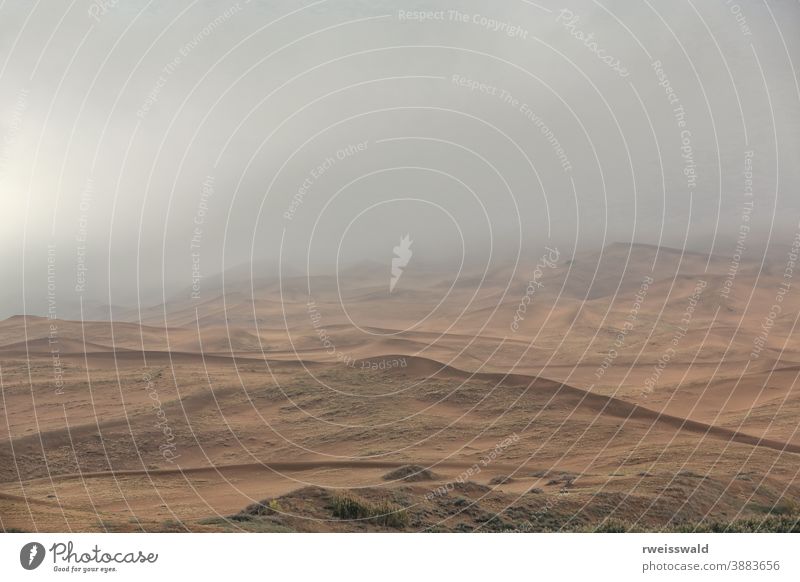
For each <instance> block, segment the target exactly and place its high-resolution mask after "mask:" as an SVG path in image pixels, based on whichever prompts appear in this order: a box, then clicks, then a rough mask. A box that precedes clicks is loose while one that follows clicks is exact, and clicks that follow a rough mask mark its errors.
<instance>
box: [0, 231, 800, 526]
mask: <svg viewBox="0 0 800 582" xmlns="http://www.w3.org/2000/svg"><path fill="white" fill-rule="evenodd" d="M412 266H413V265H412ZM729 266H730V261H729V259H727V258H725V257H718V256H716V257H708V256H705V255H700V254H695V253H681V252H680V251H675V250H672V249H659V248H655V247H648V246H645V245H612V246H610V247H607V248H606V249H604V250H603V252H602V253H596V254H587V255H581V256H577V257H574V258H573V259H572V260H570V261H567V260H566V258H565V257H564V258H562V260H561V261H559V262H558V264H557V265H555V266H554V267H552V268H549V267H548V268H547V269H545V270H543V272H542V275H541V278H540V279H537V281H538V282H539V283H541V285H538V284H537V286H536V291H535V293H533V294H531V295H529V298H530V301H529V302H527V301H526V302H525V308H524V311H522V310H521V309H520V305H521V302H522V300H523V298H524V297H525V294H526V287H527V286H528V281H529V280H530V278H531V276H532V275H531V273H532V271H533V269H534V267H535V264H526V265H523V266H522V269H520V270H517V271H516V272H515V271H512V270H510V269H508V268H495V269H493V270H492V271H491V276H490V277H489V278H488V279H486V278H483V274H482V273H480V272H477V273H465V274H464V276H463V277H462V278H461V279H459V280H457V281H455V282H454V281H452V280H449V279H448V276H449V275H448V274H447V273H446V272H444V271H442V272H437V270H436V269H430V268H420V269H419V271H418V272H415V271H414V269H413V268H409V269H408V270H407V272H406V273H405V274H404V279H403V287H401V288H399V289H398V290H397V291H396V292H395V293H392V294H389V293H388V288H387V280H386V273H384V272H382V270H381V269H382V266H380V265H360V266H357V267H354V268H351V269H348V270H347V271H344V272H342V273H340V276H339V277H338V278H337V277H332V276H317V277H314V278H312V279H311V280H308V279H305V278H302V277H294V278H289V279H285V280H281V281H276V280H274V279H272V280H271V279H263V280H259V281H258V282H256V284H255V285H254V286H253V294H251V290H250V283H249V281H247V280H243V279H241V277H240V278H239V279H236V278H235V277H233V276H232V277H233V279H232V280H226V281H225V290H226V294H225V295H224V296H223V295H221V294H219V293H218V292H221V288H222V280H221V279H220V280H219V281H217V282H216V283H213V284H209V286H207V287H206V288H204V293H203V296H204V299H203V300H202V301H198V302H192V301H188V300H187V299H186V298H175V299H173V300H171V301H170V302H169V303H168V304H167V305H165V306H155V307H152V308H146V309H142V310H141V313H142V314H143V323H142V324H140V323H138V322H135V321H114V322H113V323H111V322H102V321H101V322H76V321H64V320H55V321H50V320H47V319H44V318H36V317H14V318H10V319H8V320H6V321H3V322H0V366H2V368H1V369H0V372H1V373H2V378H1V379H2V383H3V400H2V406H3V411H4V414H3V415H2V418H3V420H2V423H3V426H2V427H0V429H1V430H0V458H1V459H2V463H1V464H0V467H1V469H0V481H1V482H0V508H2V513H0V517H1V518H2V525H3V527H5V528H20V529H35V528H38V529H41V528H44V529H59V528H64V527H65V524H69V527H72V528H77V529H86V528H89V529H92V528H102V527H113V528H114V529H137V528H139V527H140V526H141V527H145V528H146V529H160V528H162V529H163V527H164V523H165V522H166V521H167V520H173V521H175V520H177V521H178V522H184V521H185V522H186V523H189V524H191V525H190V527H191V528H192V529H215V528H220V527H222V528H223V529H224V528H226V527H228V525H227V522H225V520H223V521H222V522H214V523H212V522H209V521H208V519H210V518H213V517H215V516H217V515H218V514H219V515H230V514H231V513H233V512H236V511H238V510H239V509H241V508H243V507H245V506H247V505H248V504H250V503H252V502H253V501H257V500H259V499H263V498H265V497H269V496H276V495H290V497H287V498H286V499H285V501H284V502H285V503H286V504H289V505H292V506H294V505H295V504H296V503H297V500H296V499H295V498H293V497H291V495H295V493H292V492H294V491H297V490H299V488H301V487H303V486H306V485H310V486H313V487H317V488H322V489H319V490H318V489H310V490H309V491H308V492H307V493H308V495H309V496H311V497H310V498H313V499H317V500H328V501H325V503H331V501H330V495H329V494H328V493H326V492H325V491H328V490H331V491H335V490H336V488H341V487H348V488H353V487H356V488H362V487H367V488H368V489H365V490H364V491H367V492H368V493H367V496H369V495H377V496H380V495H381V494H380V491H395V493H393V495H396V496H399V497H398V499H399V498H406V497H407V498H408V499H416V498H417V497H418V496H420V495H422V497H423V499H424V498H425V495H426V492H430V490H431V489H435V488H436V487H437V486H441V485H442V484H446V483H448V482H449V481H448V480H450V481H452V480H454V479H456V480H457V479H458V478H459V477H460V476H461V474H462V473H463V472H464V471H466V470H468V468H469V467H472V466H473V465H475V463H479V464H480V462H481V459H483V458H485V456H486V455H487V454H488V452H489V451H492V450H494V449H495V447H496V446H497V444H498V443H499V442H503V441H504V439H508V438H509V437H510V436H511V435H516V437H518V440H517V441H515V443H514V444H513V446H508V447H506V448H503V451H502V453H501V454H499V455H498V456H499V457H500V458H496V459H492V461H491V462H490V463H488V464H486V466H481V471H480V472H479V474H476V475H471V476H470V478H469V479H466V480H468V481H474V482H475V483H476V487H477V486H480V487H484V488H487V491H483V490H482V489H475V490H474V491H473V490H470V491H472V493H469V495H473V494H475V495H478V498H481V499H482V496H483V497H486V496H488V497H487V499H488V498H491V499H493V501H492V502H491V503H490V504H489V505H491V507H492V508H493V510H496V509H497V507H496V505H497V504H498V503H501V501H502V502H504V503H505V502H508V504H511V505H512V506H513V504H514V503H516V502H517V501H518V500H516V497H518V496H520V495H525V494H527V492H528V491H529V490H530V489H531V488H542V489H543V490H544V495H545V496H546V495H550V494H553V495H556V494H558V491H559V487H561V485H558V484H557V483H555V484H552V485H547V483H549V482H550V481H557V480H558V478H553V477H552V476H553V475H554V474H561V473H564V474H569V475H572V476H573V480H572V481H570V491H571V494H572V495H573V497H571V498H570V501H569V503H565V504H564V505H560V507H562V509H563V510H564V511H565V512H566V508H569V510H570V511H572V512H573V513H576V512H577V515H579V516H580V519H584V518H586V519H588V520H590V521H591V520H592V519H601V516H602V515H604V512H605V515H607V514H610V513H614V512H619V511H622V512H623V513H624V512H625V511H628V513H627V514H626V517H631V516H633V517H642V519H645V520H648V521H649V522H651V523H654V524H658V523H662V522H664V521H665V520H667V521H668V520H669V519H672V518H673V517H674V516H676V515H678V516H680V519H692V511H694V512H695V513H698V512H699V514H698V515H695V516H694V517H695V518H698V519H699V518H702V517H704V514H705V513H708V514H709V515H712V516H717V517H719V516H730V515H731V512H733V514H735V513H737V512H739V511H741V512H744V513H745V514H752V513H753V512H754V511H757V510H756V509H755V508H756V507H762V506H769V505H770V504H775V503H782V502H783V501H784V499H785V498H786V497H787V496H789V497H791V496H793V495H795V494H796V488H797V479H796V474H795V473H796V465H797V462H796V461H797V456H796V455H797V454H800V435H798V434H797V432H798V431H797V423H796V419H797V417H798V413H800V398H798V393H797V392H798V391H797V388H796V382H797V377H798V374H800V352H799V351H798V344H797V342H796V341H794V333H795V332H794V328H793V326H794V320H795V317H796V316H797V314H798V312H800V296H798V295H796V294H793V293H792V292H790V293H788V294H786V295H785V296H784V297H783V299H782V300H781V312H780V314H778V316H777V317H776V318H774V321H773V320H770V321H769V324H770V325H769V327H767V328H766V329H767V331H766V332H765V323H764V322H765V318H767V317H768V315H769V311H770V306H771V305H772V304H773V303H775V301H776V299H775V298H776V296H777V294H778V290H779V289H780V285H781V281H782V277H783V270H782V266H781V262H780V257H778V258H777V259H776V260H775V261H773V262H771V263H768V264H767V265H766V266H765V267H764V268H762V267H761V265H760V264H756V263H753V264H751V263H743V264H742V265H741V266H740V267H739V270H738V271H737V273H736V275H735V278H734V280H733V285H732V287H731V292H730V294H728V295H726V294H725V293H722V292H721V289H723V286H724V285H725V281H726V278H727V277H728V276H729V273H728V269H729ZM645 283H646V285H644V284H645ZM215 285H217V286H218V287H215ZM309 288H310V289H311V301H313V304H311V305H309ZM135 313H136V314H137V315H138V313H139V310H136V311H135ZM129 315H130V314H129ZM515 316H516V320H515ZM515 321H516V323H517V325H512V323H513V322H515ZM760 335H761V336H762V337H763V340H764V341H763V347H761V348H759V353H758V357H753V355H752V352H753V351H754V346H756V345H760V344H757V338H758V337H759V336H760ZM57 381H58V385H57ZM61 381H63V386H61V385H60V382H61ZM165 451H166V452H165ZM404 464H415V465H420V466H424V467H430V468H433V470H434V471H435V472H436V474H437V479H436V480H434V481H433V482H431V483H429V484H426V485H424V486H423V485H419V484H415V485H413V486H411V485H407V484H397V483H395V484H392V483H387V482H386V481H384V480H383V479H382V475H383V474H384V473H385V472H386V471H387V470H389V469H397V468H398V467H401V466H402V465H404ZM512 474H513V475H515V476H514V477H509V475H512ZM536 475H540V476H538V477H537V476H536ZM541 475H548V476H549V477H548V478H545V477H542V476H541ZM687 475H690V476H689V477H687ZM691 475H700V476H701V477H704V478H702V479H700V480H699V481H697V482H696V483H695V484H694V486H693V485H692V483H690V482H689V481H687V479H689V480H691V479H693V477H691ZM506 477H509V478H508V479H506V480H505V481H504V479H505V478H506ZM493 479H495V480H496V481H497V482H496V483H494V484H492V483H491V482H492V480H493ZM695 479H696V478H695ZM677 482H680V487H681V491H682V493H681V495H682V497H681V496H671V495H670V494H669V491H670V490H671V488H673V487H674V486H675V483H677ZM759 483H761V485H762V486H759ZM766 483H769V485H768V486H765V485H764V484H766ZM562 485H563V483H562ZM409 487H410V489H409ZM548 487H549V489H548ZM373 490H374V491H373ZM551 490H552V491H551ZM320 491H321V492H320ZM476 491H477V492H479V494H478V493H475V492H476ZM481 491H483V492H482V493H481ZM369 492H372V493H369ZM465 495H467V493H465ZM469 495H468V496H469ZM606 495H610V496H622V497H620V498H619V499H623V500H624V499H626V498H627V499H629V500H632V499H635V500H636V502H635V503H633V502H631V503H630V504H629V505H630V508H629V509H624V508H623V507H624V506H625V504H622V505H620V504H619V503H610V502H609V503H606V501H607V499H606V498H605V497H604V496H606ZM694 495H698V496H700V497H699V499H701V500H702V502H701V501H698V502H697V505H692V504H689V508H688V509H687V508H686V507H684V505H685V504H682V502H683V501H685V500H686V499H690V500H694V499H695V497H693V496H694ZM403 496H405V497H403ZM415 496H416V497H415ZM492 496H499V497H492ZM504 496H505V497H504ZM478 498H476V499H478ZM437 499H438V498H437ZM526 499H527V498H526ZM578 499H580V500H581V501H580V503H578V502H577V500H578ZM600 500H606V501H603V502H602V503H601V501H600ZM429 501H430V500H428V501H424V502H425V503H428V502H429ZM475 502H476V503H479V502H480V500H479V499H478V500H476V501H475ZM320 503H322V501H320ZM409 503H411V501H409ZM436 503H438V500H437V501H436ZM436 503H435V504H434V505H433V506H431V508H430V510H429V517H430V515H436V516H438V518H441V519H442V520H444V521H447V520H448V519H449V517H448V515H449V514H447V511H448V510H447V508H446V507H444V506H442V505H441V504H438V505H437V504H436ZM520 503H521V502H520ZM527 503H528V502H527V501H526V502H525V503H523V505H522V506H521V507H523V508H527V509H524V511H528V510H530V507H532V506H530V504H527ZM526 504H527V505H526ZM309 511H310V512H311V513H314V514H315V515H316V514H317V513H319V512H323V513H324V511H325V510H324V508H323V507H322V506H319V507H317V506H316V505H315V506H314V509H313V510H311V509H309ZM520 511H522V512H524V511H523V509H520ZM670 511H672V512H673V513H672V514H671V513H670ZM420 515H422V514H420ZM295 517H297V519H300V521H296V520H295V521H292V520H290V521H286V522H285V523H284V522H281V523H282V524H283V525H282V526H281V527H284V526H285V527H290V528H294V529H298V528H299V529H309V528H311V529H314V528H313V527H312V526H310V525H308V524H307V523H306V522H304V521H302V519H303V516H295ZM563 517H564V518H565V519H569V518H570V517H572V514H569V513H568V512H566V513H565V514H564V516H563ZM438 518H437V519H438ZM203 519H206V522H203V523H201V521H200V520H203ZM292 519H294V518H292ZM419 519H420V520H421V521H419V523H418V526H419V527H420V528H422V527H428V526H429V525H430V524H429V523H428V521H429V520H428V521H425V520H426V519H428V518H423V517H419ZM430 519H432V518H430ZM314 523H319V522H314ZM326 523H327V522H326ZM465 523H466V524H469V523H471V524H472V525H473V526H475V527H477V525H476V524H477V522H464V521H460V522H459V524H460V525H459V527H461V526H464V527H467V526H466V525H464V524H465ZM103 524H105V525H103ZM109 524H110V525H109ZM142 524H144V525H142ZM303 524H305V525H303ZM337 527H338V526H337ZM454 527H455V526H454ZM326 528H327V529H329V526H327V525H326V526H322V525H320V526H319V529H323V530H325V529H326ZM333 529H336V528H335V527H334V528H333Z"/></svg>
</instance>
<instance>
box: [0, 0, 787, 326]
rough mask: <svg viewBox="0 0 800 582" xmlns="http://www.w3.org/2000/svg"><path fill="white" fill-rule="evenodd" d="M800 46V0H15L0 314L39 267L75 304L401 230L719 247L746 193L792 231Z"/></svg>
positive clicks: (457, 244) (778, 234)
mask: <svg viewBox="0 0 800 582" xmlns="http://www.w3.org/2000/svg"><path fill="white" fill-rule="evenodd" d="M798 39H800V4H798V3H797V2H796V1H795V0H778V1H768V2H755V1H753V2H749V1H747V2H746V1H740V2H739V3H738V4H737V3H735V2H726V1H724V0H722V1H718V2H698V1H694V2H689V1H684V0H677V1H675V2H673V1H669V2H666V1H653V0H649V1H648V0H646V1H643V2H636V3H631V2H628V1H622V0H614V1H608V2H603V3H596V2H587V1H576V2H570V3H566V4H563V3H562V4H554V3H548V2H541V3H539V2H537V3H534V2H528V1H523V0H516V1H514V0H509V1H503V2H470V1H462V2H453V3H444V2H435V1H429V2H421V1H417V2H403V1H387V0H383V1H380V2H366V1H363V2H355V1H344V0H342V1H328V2H324V1H322V2H289V1H269V2H268V1H262V0H252V1H249V2H248V1H246V0H242V1H240V2H225V1H196V2H182V1H171V2H145V1H139V0H126V1H120V2H116V3H115V2H113V1H108V0H106V1H105V2H101V1H100V0H98V1H97V2H89V1H81V0H78V1H76V2H73V3H67V2H30V1H22V0H12V1H10V2H9V1H7V2H5V3H3V4H2V8H0V139H2V141H0V196H2V212H0V236H1V237H2V247H0V267H2V272H3V273H4V277H3V281H4V284H3V287H2V293H1V294H0V301H1V302H2V303H0V317H6V316H8V315H11V314H14V313H21V312H22V311H23V309H24V310H26V311H27V312H28V313H45V312H46V311H47V286H46V282H47V275H48V264H49V263H48V261H50V262H51V263H52V265H53V267H52V269H54V273H55V276H54V278H53V281H51V282H54V283H55V288H56V293H57V298H58V305H59V306H62V307H63V309H62V311H63V312H64V313H68V312H70V310H71V309H73V307H72V306H74V305H75V302H76V301H77V299H78V298H79V297H81V296H82V297H83V298H84V300H85V301H87V302H93V303H113V304H127V305H130V304H135V303H136V301H137V300H141V301H142V302H144V303H147V304H151V303H158V302H159V301H160V300H161V297H162V295H165V296H169V295H171V294H172V293H175V292H176V291H178V290H182V289H186V288H188V287H189V286H191V284H192V276H193V274H195V275H196V274H198V273H200V274H201V275H202V276H211V275H213V274H214V273H218V272H220V271H222V270H223V269H227V268H229V267H231V266H234V265H241V264H243V263H247V262H250V261H251V260H254V261H255V262H256V263H257V267H256V271H257V273H258V274H259V275H262V276H271V275H274V274H275V273H274V272H275V269H276V265H277V264H278V262H279V259H280V260H281V261H283V262H284V263H285V264H287V265H289V266H290V268H291V269H292V270H293V271H295V272H304V271H305V269H306V264H307V263H308V264H310V265H311V268H312V270H321V269H331V268H333V266H334V265H335V264H336V262H337V260H338V261H339V262H340V263H341V264H349V263H352V262H355V261H360V260H364V259H370V260H374V261H381V262H384V263H386V264H387V266H388V264H389V261H390V259H391V256H392V248H393V246H394V245H397V244H398V241H399V240H400V237H401V236H402V235H404V234H406V233H408V234H410V236H411V238H412V239H413V240H414V249H415V253H416V255H415V256H418V257H422V258H424V259H426V260H429V261H432V262H433V261H436V260H460V258H461V257H462V256H464V257H466V260H467V261H468V262H471V263H474V264H482V263H485V262H486V261H487V260H489V255H490V252H491V253H492V260H493V261H498V260H507V259H508V258H509V257H511V258H513V257H514V256H516V253H517V249H518V248H520V247H521V249H522V251H521V252H522V257H523V261H527V262H529V263H532V262H533V261H535V260H536V259H537V258H538V256H539V255H541V252H540V250H539V249H540V248H541V247H542V245H544V244H547V243H550V244H556V245H560V246H561V247H562V248H564V249H570V250H572V249H576V248H577V249H578V250H585V249H596V248H599V247H601V246H602V245H603V244H604V243H608V242H613V241H631V240H635V241H640V242H647V243H659V242H661V243H662V244H666V245H670V246H675V247H682V246H684V245H688V246H689V247H691V248H694V249H700V250H705V251H709V250H713V251H714V252H722V253H725V252H728V250H727V249H728V248H729V247H730V244H731V241H734V240H735V238H736V236H737V235H738V234H739V232H740V226H741V224H742V223H743V213H742V208H743V205H744V204H745V203H749V202H752V208H753V210H752V215H751V220H750V222H749V223H748V224H750V225H752V231H751V232H750V233H749V234H748V241H747V242H748V247H749V248H750V249H751V250H752V252H756V250H758V249H759V248H761V247H762V246H763V244H764V242H765V241H766V240H773V241H775V242H777V243H778V244H782V245H786V244H788V243H789V241H790V240H791V238H792V237H793V236H794V233H795V232H796V231H797V228H798V220H800V192H798V185H800V170H799V169H798V160H800V87H799V86H798V79H797V74H796V72H795V67H797V66H798V64H800V41H798ZM746 172H747V175H746ZM750 174H752V175H750ZM749 178H752V184H750V183H749V182H747V180H748V179H749ZM750 187H751V188H752V194H751V191H750ZM51 245H52V246H51ZM49 248H51V250H50V251H48V249H49ZM387 268H388V267H387ZM23 286H24V293H23ZM23 298H24V299H25V303H24V305H23Z"/></svg>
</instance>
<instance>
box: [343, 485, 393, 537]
mask: <svg viewBox="0 0 800 582" xmlns="http://www.w3.org/2000/svg"><path fill="white" fill-rule="evenodd" d="M332 509H333V515H334V516H335V517H338V518H339V519H351V520H368V521H371V522H373V523H377V524H379V525H383V526H386V527H393V528H397V529H401V528H404V527H406V526H407V525H408V513H407V512H406V510H405V509H403V508H402V507H399V506H398V505H395V504H393V503H389V502H385V501H383V502H380V503H372V502H370V501H367V500H366V499H363V498H361V497H359V496H357V495H355V494H354V493H352V492H345V493H337V494H335V495H334V496H333V499H332Z"/></svg>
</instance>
